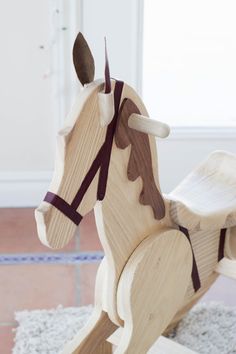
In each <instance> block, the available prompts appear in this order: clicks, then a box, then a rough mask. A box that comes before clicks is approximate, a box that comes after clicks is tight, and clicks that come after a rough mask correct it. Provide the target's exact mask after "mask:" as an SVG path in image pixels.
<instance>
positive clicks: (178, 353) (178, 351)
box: [107, 328, 197, 354]
mask: <svg viewBox="0 0 236 354" xmlns="http://www.w3.org/2000/svg"><path fill="white" fill-rule="evenodd" d="M122 331H123V328H119V329H117V331H116V332H115V333H113V334H112V335H111V336H110V337H109V338H108V339H107V340H108V341H109V342H110V343H112V344H113V345H116V346H118V345H119V343H120V341H121V338H122ZM147 354H197V353H196V352H194V351H192V350H191V349H189V348H187V347H184V346H183V345H181V344H179V343H176V342H174V341H172V340H171V339H168V338H166V337H163V336H160V337H159V338H158V340H157V341H156V342H155V343H154V345H153V346H152V347H151V349H149V350H148V352H147Z"/></svg>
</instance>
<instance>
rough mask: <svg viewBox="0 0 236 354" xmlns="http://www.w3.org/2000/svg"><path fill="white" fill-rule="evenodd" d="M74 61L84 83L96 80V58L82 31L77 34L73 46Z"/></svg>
mask: <svg viewBox="0 0 236 354" xmlns="http://www.w3.org/2000/svg"><path fill="white" fill-rule="evenodd" d="M73 62H74V66H75V71H76V74H77V76H78V79H79V81H80V82H81V84H82V85H85V84H89V83H90V82H92V81H93V80H94V72H95V65H94V58H93V55H92V53H91V50H90V48H89V46H88V43H87V42H86V40H85V38H84V36H83V35H82V33H81V32H79V34H78V35H77V37H76V39H75V43H74V47H73Z"/></svg>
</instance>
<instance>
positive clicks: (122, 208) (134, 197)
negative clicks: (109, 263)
mask: <svg viewBox="0 0 236 354" xmlns="http://www.w3.org/2000/svg"><path fill="white" fill-rule="evenodd" d="M130 150H131V147H128V148H127V149H125V150H121V149H118V148H117V147H116V144H115V142H114V143H113V148H112V154H111V160H110V167H109V178H108V181H107V190H106V196H105V198H104V200H103V201H102V203H99V204H98V205H97V207H96V208H95V215H96V221H97V226H98V233H99V237H100V240H101V243H102V245H103V248H104V251H105V254H106V256H109V255H110V256H111V257H112V260H113V261H114V262H115V263H117V262H118V263H119V262H120V264H123V263H124V262H125V261H127V259H128V258H129V256H130V255H131V253H132V252H133V250H134V249H135V248H136V247H137V246H138V244H139V243H140V242H142V240H143V239H144V238H146V237H147V236H148V235H150V234H151V233H153V232H154V230H157V229H158V227H160V222H158V221H157V220H156V219H155V218H154V214H153V210H152V208H151V207H150V206H143V205H141V204H140V203H139V195H140V192H141V190H142V186H143V182H142V179H141V178H140V177H139V178H137V180H136V181H134V182H131V181H129V180H128V178H127V166H128V161H129V156H130ZM153 151H154V153H153V156H152V160H153V167H154V169H155V167H156V169H155V171H156V173H155V178H156V179H157V158H156V154H155V151H156V148H155V149H152V152H153ZM157 183H158V180H157Z"/></svg>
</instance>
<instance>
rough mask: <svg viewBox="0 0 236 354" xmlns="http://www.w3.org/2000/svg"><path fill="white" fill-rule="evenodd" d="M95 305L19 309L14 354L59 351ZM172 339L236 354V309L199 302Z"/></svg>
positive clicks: (203, 353) (210, 353) (207, 351)
mask: <svg viewBox="0 0 236 354" xmlns="http://www.w3.org/2000/svg"><path fill="white" fill-rule="evenodd" d="M91 311H92V307H91V306H88V307H80V308H65V309H64V308H62V307H61V306H59V307H58V308H57V309H53V310H34V311H21V312H17V313H16V315H15V318H16V320H17V322H18V323H19V326H18V327H17V329H16V330H15V331H16V335H15V347H14V349H13V354H29V353H30V354H59V353H60V350H61V349H62V348H63V345H64V343H65V342H66V341H68V340H69V339H71V338H72V337H73V336H74V334H75V333H77V331H78V330H79V329H80V328H81V327H82V326H83V325H84V324H85V322H86V321H87V319H88V317H89V315H90V314H91ZM170 337H171V339H173V340H175V341H176V342H178V343H180V344H183V345H186V346H187V347H188V348H190V349H192V350H194V351H196V352H198V353H200V354H234V353H236V308H232V307H226V306H224V305H222V304H217V303H210V304H209V303H208V304H201V303H200V304H198V305H196V306H195V307H194V308H193V309H192V310H191V312H190V313H189V314H188V315H187V316H186V317H185V318H184V319H183V320H182V322H181V323H180V324H179V326H178V327H177V329H176V330H175V331H173V333H172V334H171V336H170Z"/></svg>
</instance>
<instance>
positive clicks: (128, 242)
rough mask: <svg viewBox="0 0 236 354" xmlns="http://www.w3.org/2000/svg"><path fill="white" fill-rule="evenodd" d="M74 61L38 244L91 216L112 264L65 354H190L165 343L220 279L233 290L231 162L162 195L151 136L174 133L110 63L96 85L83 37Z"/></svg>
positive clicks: (59, 242)
mask: <svg viewBox="0 0 236 354" xmlns="http://www.w3.org/2000/svg"><path fill="white" fill-rule="evenodd" d="M73 59H74V65H75V70H76V73H77V76H78V78H79V80H80V82H81V83H82V85H83V86H84V87H83V90H82V91H81V93H79V95H78V99H77V101H76V103H75V105H74V107H73V109H72V112H71V113H70V115H69V117H68V120H67V123H66V126H65V127H64V128H63V129H62V130H61V131H60V132H59V133H58V149H57V158H56V166H55V173H54V177H53V180H52V183H51V185H50V188H49V192H47V194H46V196H45V199H44V201H43V202H42V204H41V205H40V206H39V207H38V208H37V210H36V212H35V216H36V221H37V228H38V234H39V237H40V239H41V241H42V242H43V243H44V244H45V245H47V246H49V247H51V248H56V249H58V248H62V247H64V246H65V245H66V244H67V243H68V242H69V241H70V239H71V238H72V237H73V235H74V234H75V231H76V228H77V226H78V225H79V223H80V221H81V220H82V218H83V216H84V215H85V214H87V213H88V212H89V211H91V210H92V209H94V211H95V217H96V224H97V229H98V233H99V237H100V240H101V243H102V246H103V249H104V254H105V257H104V259H103V261H102V262H101V265H100V267H99V270H98V274H97V278H96V290H95V305H94V312H93V315H92V317H91V319H90V321H89V322H88V324H87V325H86V326H85V327H84V328H83V329H82V330H81V331H80V332H79V333H78V335H77V336H76V337H75V338H74V339H73V340H72V341H71V342H70V343H68V344H67V345H66V347H65V348H64V350H63V353H64V354H71V353H74V354H75V353H77V354H78V353H83V354H92V353H97V354H110V353H112V350H113V348H112V344H113V345H115V346H116V347H115V353H116V354H145V353H147V352H149V353H162V354H163V353H181V354H184V353H193V352H192V351H191V350H190V349H189V350H188V349H187V348H184V347H182V346H180V345H178V344H175V343H174V342H171V341H170V340H169V339H166V338H165V337H162V334H164V333H167V332H168V331H169V330H170V329H171V328H173V327H174V326H175V325H176V324H177V323H178V322H179V321H180V319H181V318H182V317H183V315H184V314H185V313H186V312H187V311H188V310H189V309H190V308H191V307H192V306H193V305H194V304H195V303H196V302H197V300H198V299H199V298H200V297H201V296H202V295H203V294H204V293H205V292H206V291H207V290H208V289H209V287H210V286H211V285H212V284H213V282H214V281H215V280H216V278H217V276H218V273H222V274H226V275H228V276H231V277H234V278H236V266H235V263H234V261H233V260H232V259H233V258H234V257H235V255H236V237H235V234H236V231H235V230H236V229H235V226H236V173H235V171H236V157H235V156H233V155H231V154H228V153H226V152H215V153H213V154H212V155H211V156H210V157H209V158H208V159H207V160H206V161H205V162H204V163H203V164H202V165H201V166H199V167H198V168H197V169H196V170H195V171H194V172H192V173H191V174H190V175H189V176H188V177H187V178H186V179H185V180H184V181H183V182H182V183H181V184H180V185H179V186H178V187H177V188H176V189H175V190H174V191H173V192H172V193H170V194H169V195H166V196H164V195H162V193H161V191H160V187H159V180H158V165H157V155H156V141H155V137H154V136H158V137H162V138H164V137H166V136H167V135H168V134H169V128H168V126H167V125H166V124H164V123H161V122H158V121H156V120H151V119H149V118H148V113H147V111H146V109H145V106H144V104H143V102H142V100H141V99H140V97H139V96H138V95H137V93H136V92H135V91H134V90H133V89H132V88H131V87H130V86H128V85H127V84H125V83H124V82H122V81H119V80H111V79H110V73H109V65H108V59H107V54H106V63H105V79H104V80H97V81H94V59H93V56H92V54H91V51H90V49H89V47H88V45H87V42H86V41H85V39H84V37H83V36H82V34H81V33H79V34H78V36H77V38H76V41H75V44H74V48H73ZM88 237H89V235H88ZM226 257H227V258H226ZM158 338H159V339H158ZM157 339H158V340H157ZM156 340H157V342H156ZM155 342H156V344H155V347H153V348H154V349H153V348H152V349H151V347H152V346H153V344H154V343H155Z"/></svg>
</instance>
